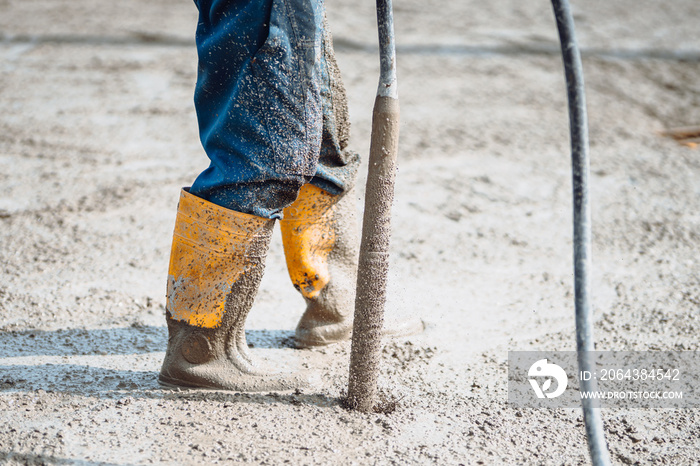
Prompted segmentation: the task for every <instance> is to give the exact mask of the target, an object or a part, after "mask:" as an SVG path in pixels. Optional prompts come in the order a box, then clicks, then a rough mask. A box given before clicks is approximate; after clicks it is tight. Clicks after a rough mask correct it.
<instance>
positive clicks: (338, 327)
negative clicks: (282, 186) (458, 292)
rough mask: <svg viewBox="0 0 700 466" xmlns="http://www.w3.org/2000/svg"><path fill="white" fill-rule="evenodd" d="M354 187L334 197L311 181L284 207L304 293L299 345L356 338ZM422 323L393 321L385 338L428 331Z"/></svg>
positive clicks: (289, 247)
mask: <svg viewBox="0 0 700 466" xmlns="http://www.w3.org/2000/svg"><path fill="white" fill-rule="evenodd" d="M354 192H355V190H354V188H353V189H351V190H350V191H348V192H346V193H345V194H343V195H340V196H334V195H332V194H329V193H328V192H326V191H324V190H322V189H320V188H317V187H316V186H313V185H311V184H306V185H304V186H303V187H302V189H301V191H300V192H299V196H298V197H297V200H296V201H295V202H294V203H293V204H292V205H291V206H289V207H287V208H286V209H284V219H283V220H280V227H281V229H282V243H283V246H284V254H285V257H286V259H287V269H288V271H289V277H290V278H291V280H292V283H293V284H294V287H295V288H296V289H298V290H299V291H300V292H301V294H302V295H303V296H304V299H305V301H306V311H305V312H304V315H303V316H302V317H301V319H300V320H299V323H298V325H297V328H296V342H297V346H299V347H310V346H323V345H329V344H332V343H337V342H339V341H344V340H349V339H350V337H351V336H352V323H353V314H354V312H355V288H356V286H357V260H358V255H359V234H358V233H359V228H358V222H357V212H356V208H355V202H354V201H355V198H354ZM423 329H424V326H423V323H422V321H420V320H419V319H414V320H410V321H408V320H407V321H401V322H390V323H388V324H387V325H385V327H384V330H383V333H384V335H386V336H405V335H412V334H415V333H419V332H421V331H423Z"/></svg>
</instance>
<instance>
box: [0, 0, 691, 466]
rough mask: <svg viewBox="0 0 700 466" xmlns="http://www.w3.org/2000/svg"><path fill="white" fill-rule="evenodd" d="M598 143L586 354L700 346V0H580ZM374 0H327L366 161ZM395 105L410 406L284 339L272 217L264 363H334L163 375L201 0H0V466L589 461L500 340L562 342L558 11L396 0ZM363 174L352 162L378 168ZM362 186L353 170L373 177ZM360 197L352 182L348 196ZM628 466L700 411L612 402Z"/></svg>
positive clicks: (256, 322) (650, 457)
mask: <svg viewBox="0 0 700 466" xmlns="http://www.w3.org/2000/svg"><path fill="white" fill-rule="evenodd" d="M573 7H574V12H575V15H576V16H575V19H576V21H577V27H578V29H577V32H578V37H579V39H580V41H581V45H582V47H583V48H584V52H586V53H585V54H584V60H583V65H584V71H585V73H586V76H585V77H586V84H587V93H588V94H587V95H588V111H589V118H590V134H591V157H592V167H591V168H592V176H591V193H592V214H593V238H594V243H593V258H594V263H593V265H594V277H593V288H592V290H593V293H594V296H593V304H594V308H595V313H596V319H597V324H596V337H597V340H598V341H597V348H598V349H615V350H626V349H629V350H631V349H634V350H642V349H653V350H699V349H700V347H699V346H700V344H699V343H698V334H699V332H700V328H699V326H700V324H699V323H698V322H700V320H699V319H698V309H699V307H700V279H699V278H698V277H700V262H699V258H698V243H699V242H700V216H699V214H698V212H700V191H699V189H700V188H699V187H700V152H698V150H694V149H692V148H688V147H685V146H682V145H680V144H678V143H677V142H675V141H673V140H671V139H668V138H662V137H660V136H658V134H657V132H658V131H660V130H662V129H664V128H666V127H675V126H685V125H693V124H700V86H699V84H698V82H699V81H698V76H699V75H700V37H699V35H700V34H699V33H698V28H697V18H698V17H700V3H699V2H697V1H695V0H675V1H674V2H672V5H671V4H667V3H663V2H658V1H656V2H654V1H643V2H640V1H633V0H617V1H615V2H610V1H607V0H606V1H603V0H589V1H585V2H584V1H574V5H573ZM373 8H374V4H373V2H355V1H350V0H331V1H330V2H329V4H328V16H329V22H330V24H331V27H332V28H333V30H334V32H335V44H336V48H337V54H338V61H339V65H340V68H341V70H342V72H343V75H344V80H345V84H346V86H347V88H348V97H349V103H350V115H351V120H352V123H353V133H352V139H351V146H352V147H354V148H356V149H357V150H359V151H361V152H362V153H363V154H364V155H366V152H367V149H368V147H369V130H370V119H371V111H372V105H373V101H374V96H375V91H376V86H377V79H378V58H377V55H376V49H374V45H373V44H375V43H376V29H375V16H374V11H373ZM395 21H396V24H395V26H396V34H397V44H398V60H399V61H398V77H399V95H400V99H401V122H402V123H401V125H402V126H401V141H400V145H399V149H400V152H399V172H398V176H397V180H396V181H397V185H396V195H395V201H394V209H393V228H392V230H393V236H392V243H391V268H390V277H389V288H388V297H387V299H388V303H387V314H389V315H391V314H392V313H393V314H397V313H399V314H400V313H404V314H410V315H419V316H421V317H423V318H424V319H425V320H426V321H427V322H428V324H429V328H428V329H427V330H426V331H425V332H424V333H423V334H422V335H420V336H417V337H411V338H408V339H404V340H396V341H392V342H389V343H387V344H386V345H385V346H384V348H383V350H382V353H381V354H382V366H381V374H380V385H381V387H382V392H383V393H384V395H385V396H386V398H387V399H388V400H389V401H390V403H389V404H391V401H392V400H393V401H395V402H396V403H395V410H394V411H393V412H391V413H389V414H381V413H374V414H358V413H354V412H348V411H345V410H344V409H343V408H342V407H341V405H340V401H339V400H340V399H341V397H342V395H343V391H344V390H345V387H346V384H347V373H348V360H349V344H343V345H336V346H333V347H327V348H324V349H319V350H296V349H293V348H292V347H293V344H292V342H291V340H290V338H291V337H292V336H293V329H294V327H295V325H296V322H297V320H298V318H299V317H300V315H301V314H302V312H303V310H304V307H305V304H304V301H303V299H302V298H301V297H300V296H299V295H298V293H297V292H296V291H295V290H294V288H293V287H292V286H291V284H290V283H289V279H288V276H287V272H286V270H285V265H284V258H283V254H282V247H281V241H280V238H279V233H278V232H277V233H276V234H275V237H274V238H273V245H272V249H271V251H270V253H269V255H268V261H267V270H266V275H265V277H264V278H263V282H262V286H261V291H260V293H259V296H258V299H257V302H256V303H255V305H254V309H253V311H252V313H251V316H250V319H249V322H248V341H249V343H251V344H252V345H253V348H252V351H253V352H254V353H255V354H256V355H257V356H262V357H266V358H268V359H269V360H271V361H272V362H273V363H275V364H279V365H284V366H285V367H306V368H309V369H312V370H315V371H317V372H319V373H321V375H322V377H323V379H324V385H323V386H322V387H321V388H317V389H313V390H303V391H301V392H296V393H295V392H291V393H281V394H274V395H268V394H253V395H247V394H237V393H225V392H199V391H193V392H177V391H169V390H164V389H162V388H161V387H159V386H158V384H157V382H156V380H157V375H158V370H159V368H160V364H161V362H162V359H163V355H164V350H165V345H166V334H167V331H166V328H165V318H164V315H163V314H164V308H163V304H164V301H165V297H164V295H165V286H166V278H167V266H168V253H169V250H170V241H171V234H172V228H173V225H174V220H175V212H176V204H177V199H178V195H179V189H180V187H182V186H186V185H188V184H189V183H191V181H192V180H193V179H194V177H195V176H196V174H197V173H198V172H199V171H200V170H201V169H203V168H204V167H206V164H207V160H206V158H205V157H204V155H203V154H202V151H201V149H200V146H199V142H198V137H197V130H196V121H195V116H194V110H193V108H192V103H191V102H192V91H193V87H194V85H193V83H194V79H195V74H196V56H195V50H194V46H193V42H192V36H193V33H194V28H195V22H196V12H195V8H194V6H193V5H192V3H191V2H188V1H182V2H180V1H178V2H173V1H167V2H166V1H165V0H153V1H150V2H136V1H134V0H123V1H120V2H111V3H110V2H100V3H99V4H96V3H95V2H89V1H87V0H70V1H69V0H50V1H49V0H0V33H1V34H2V37H3V39H2V41H0V183H1V185H2V194H1V195H0V245H1V247H0V270H1V275H0V329H1V331H0V347H1V348H2V349H3V350H2V354H1V355H0V458H2V460H1V461H2V462H4V463H7V464H147V463H160V464H163V463H169V464H183V463H184V464H208V463H215V462H220V463H224V462H231V463H234V462H241V463H242V462H251V463H256V464H283V463H285V462H286V463H288V464H460V463H462V464H504V463H505V464H585V463H586V462H587V461H588V459H587V458H588V457H587V450H586V446H585V439H584V436H583V425H582V418H581V412H580V411H579V410H575V409H570V410H557V411H548V410H527V409H514V408H512V407H511V406H510V405H509V404H508V403H507V401H506V370H507V367H506V358H507V351H508V350H524V349H533V350H534V349H537V350H539V349H543V350H544V349H553V350H554V349H556V350H570V349H573V347H574V328H573V309H572V301H573V299H572V282H573V280H572V264H571V261H572V252H571V199H570V198H571V195H570V184H571V182H570V172H569V154H568V151H569V149H568V144H569V143H568V128H567V124H568V118H567V115H566V101H565V93H564V78H563V72H562V66H561V61H560V58H559V56H558V50H557V48H558V45H557V43H556V40H557V39H556V30H555V27H554V22H553V18H552V12H551V7H550V5H549V4H548V3H547V2H545V1H542V2H521V1H516V0H494V1H493V2H477V1H473V0H464V1H454V2H438V1H432V0H431V1H428V2H426V1H417V0H402V1H400V2H396V5H395ZM365 171H366V168H363V169H362V172H363V173H364V172H365ZM358 186H360V187H361V186H364V181H362V180H361V181H360V182H359V183H358ZM361 195H362V193H361V192H359V193H358V204H357V205H358V209H359V208H360V206H361V205H362V204H361V202H360V199H359V198H360V196H361ZM602 415H603V420H604V422H605V430H606V434H607V437H608V441H609V444H610V449H611V452H612V458H613V461H614V462H615V463H617V464H674V465H675V464H696V463H697V462H698V461H700V427H698V426H700V413H698V411H694V410H678V411H674V410H630V411H627V410H616V409H606V410H604V411H603V412H602Z"/></svg>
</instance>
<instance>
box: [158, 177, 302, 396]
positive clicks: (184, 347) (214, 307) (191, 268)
mask: <svg viewBox="0 0 700 466" xmlns="http://www.w3.org/2000/svg"><path fill="white" fill-rule="evenodd" d="M273 226H274V220H269V219H265V218H261V217H256V216H254V215H248V214H243V213H239V212H234V211H232V210H229V209H225V208H223V207H220V206H217V205H215V204H212V203H210V202H208V201H205V200H204V199H200V198H198V197H196V196H194V195H192V194H189V193H188V192H187V191H185V190H183V191H182V193H181V195H180V203H179V205H178V213H177V220H176V223H175V232H174V234H173V245H172V251H171V255H170V268H169V271H168V292H167V300H168V301H167V308H166V320H167V323H168V333H169V337H168V348H167V351H166V355H165V360H164V361H163V367H162V369H161V372H160V376H159V378H158V380H159V382H161V383H162V384H164V385H170V386H178V387H200V388H211V389H223V390H236V391H276V390H290V389H295V388H300V387H303V386H306V385H308V379H307V378H306V377H305V376H303V375H299V374H282V373H271V372H269V370H268V369H267V368H263V367H262V365H260V364H258V363H256V362H255V361H254V359H253V358H252V357H251V356H250V355H249V354H248V345H247V343H246V339H245V329H244V325H245V320H246V317H247V315H248V312H249V311H250V308H251V306H252V304H253V300H254V299H255V295H256V294H257V290H258V285H259V284H260V279H261V278H262V274H263V271H264V268H265V257H266V255H267V249H268V246H269V243H270V237H271V235H272V229H273Z"/></svg>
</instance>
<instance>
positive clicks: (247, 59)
mask: <svg viewBox="0 0 700 466" xmlns="http://www.w3.org/2000/svg"><path fill="white" fill-rule="evenodd" d="M195 3H196V4H197V7H198V9H199V22H198V25H197V33H196V42H197V52H198V54H199V69H198V76H197V85H196V88H195V97H194V100H195V108H196V111H197V119H198V122H199V134H200V139H201V141H202V145H203V147H204V150H205V152H206V154H207V156H208V157H209V159H210V160H211V164H210V166H209V168H207V169H206V170H204V171H203V172H202V173H201V174H200V175H199V176H198V177H197V179H196V180H195V182H194V183H193V185H192V187H191V188H190V192H191V193H192V194H194V195H196V196H198V197H201V198H204V199H207V200H209V201H210V202H213V203H214V204H218V205H220V206H223V207H227V208H229V209H233V210H236V211H239V212H245V213H250V214H254V215H258V216H261V217H267V218H280V216H281V211H282V209H283V208H284V207H286V206H287V205H289V204H290V203H292V202H293V201H294V200H295V198H296V196H297V193H298V191H299V189H300V188H301V186H302V185H303V184H305V183H308V182H311V183H312V184H314V185H316V186H318V187H319V188H322V189H324V190H326V191H328V192H330V193H332V194H341V193H342V192H344V191H346V190H347V189H349V188H350V187H351V185H352V184H353V183H354V180H355V176H356V172H357V166H358V164H359V156H358V155H357V154H355V153H353V152H350V151H348V150H347V148H346V146H347V143H348V132H349V124H348V113H347V103H346V97H345V89H344V88H343V84H342V82H341V80H340V74H339V72H338V67H337V64H336V61H335V57H334V54H333V49H332V43H331V38H330V32H329V31H328V28H327V27H326V24H325V13H324V6H323V0H195Z"/></svg>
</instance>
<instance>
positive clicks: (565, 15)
mask: <svg viewBox="0 0 700 466" xmlns="http://www.w3.org/2000/svg"><path fill="white" fill-rule="evenodd" d="M552 7H553V8H554V16H555V18H556V20H557V29H558V30H559V41H560V43H561V53H562V58H563V61H564V74H565V75H566V94H567V98H568V102H569V130H570V135H571V169H572V176H573V195H574V203H573V204H574V293H575V309H576V351H577V354H578V366H579V371H591V372H593V371H594V367H593V361H592V359H591V358H590V351H593V350H594V349H595V347H594V342H593V316H592V313H591V306H590V301H589V295H590V293H589V288H590V261H591V209H590V203H589V195H588V178H589V172H590V167H589V166H590V161H589V156H588V121H587V118H586V96H585V93H584V87H583V68H582V66H581V54H580V53H579V50H578V45H577V42H576V36H575V34H574V20H573V16H572V15H571V7H570V5H569V1H568V0H552ZM580 383H581V387H580V390H581V391H595V390H596V389H597V387H596V383H595V380H581V381H580ZM594 403H595V400H593V399H588V398H583V399H582V404H583V420H584V423H585V425H586V437H587V439H588V450H589V452H590V455H591V462H592V463H593V465H594V466H599V465H609V464H610V454H609V453H608V448H607V445H606V442H605V434H604V432H603V421H602V419H601V416H600V410H599V409H597V408H596V407H595V405H594Z"/></svg>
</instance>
